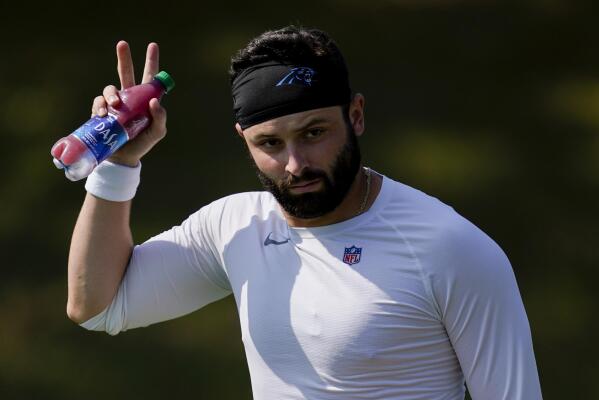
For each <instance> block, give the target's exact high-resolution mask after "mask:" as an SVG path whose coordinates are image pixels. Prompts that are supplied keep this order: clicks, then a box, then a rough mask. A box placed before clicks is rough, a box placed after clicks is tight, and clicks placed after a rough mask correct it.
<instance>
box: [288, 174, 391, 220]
mask: <svg viewBox="0 0 599 400" xmlns="http://www.w3.org/2000/svg"><path fill="white" fill-rule="evenodd" d="M370 175H371V182H370V190H369V191H368V192H369V193H367V190H366V189H367V176H366V173H365V170H364V167H363V166H362V165H360V168H359V169H358V172H357V173H356V176H355V178H354V181H353V183H352V184H351V186H350V188H349V190H348V192H347V195H346V196H345V198H344V199H343V200H342V201H341V203H340V204H339V205H338V206H337V207H336V208H335V209H334V210H333V211H331V212H330V213H327V214H325V215H322V216H320V217H316V218H298V217H294V216H293V215H290V214H288V213H287V212H286V211H285V210H283V209H282V208H281V211H282V212H283V215H284V216H285V219H286V220H287V224H288V225H289V226H292V227H296V228H310V227H317V226H325V225H331V224H336V223H338V222H342V221H345V220H348V219H350V218H353V217H355V216H356V215H357V214H359V213H361V212H364V211H367V210H368V208H369V207H370V205H371V204H372V202H373V201H374V199H376V196H377V195H378V192H379V190H380V187H381V182H382V178H381V177H380V176H379V175H377V174H375V173H374V172H372V171H370Z"/></svg>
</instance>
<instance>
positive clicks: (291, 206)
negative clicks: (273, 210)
mask: <svg viewBox="0 0 599 400" xmlns="http://www.w3.org/2000/svg"><path fill="white" fill-rule="evenodd" d="M360 162H361V155H360V148H359V146H358V139H357V138H356V135H355V133H354V130H353V127H351V125H349V124H348V128H347V141H346V142H345V144H344V145H343V147H342V148H341V150H340V151H339V153H338V154H337V156H336V157H335V159H334V160H333V163H332V165H331V166H330V176H329V174H327V172H326V171H323V170H321V169H313V168H305V169H304V170H303V171H302V174H301V175H300V176H295V175H291V174H288V175H287V176H286V177H284V178H283V179H281V180H280V181H278V182H275V181H274V180H273V179H271V178H269V177H268V176H267V175H266V174H264V173H263V172H262V171H260V169H259V168H257V166H256V173H257V174H258V179H260V182H261V183H262V185H263V186H264V189H266V190H267V191H269V192H270V193H272V194H273V196H274V197H275V199H277V201H278V202H279V204H280V205H281V207H283V209H284V210H285V211H286V212H287V213H288V214H290V215H292V216H294V217H296V218H303V219H308V218H316V217H321V216H323V215H325V214H328V213H329V212H331V211H333V210H334V209H335V208H337V206H339V204H341V202H342V201H343V199H344V198H345V196H346V195H347V193H348V192H349V188H350V187H351V185H352V183H353V182H354V179H355V177H356V174H357V173H358V169H359V168H360ZM254 165H255V164H254ZM315 179H321V181H322V182H323V188H322V189H321V190H319V191H315V192H309V193H301V194H292V193H291V192H290V191H289V187H290V186H293V185H297V184H298V183H301V182H308V181H311V180H315Z"/></svg>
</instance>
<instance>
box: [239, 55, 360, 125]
mask: <svg viewBox="0 0 599 400" xmlns="http://www.w3.org/2000/svg"><path fill="white" fill-rule="evenodd" d="M231 91H232V93H233V112H234V113H235V119H236V120H237V122H238V123H239V125H241V128H242V129H246V128H248V127H250V126H252V125H255V124H259V123H261V122H264V121H268V120H270V119H273V118H277V117H281V116H283V115H288V114H293V113H297V112H302V111H308V110H313V109H315V108H321V107H330V106H335V105H342V104H346V103H349V101H350V98H351V90H350V87H349V79H348V75H347V71H346V70H341V71H340V70H339V69H338V68H337V69H334V70H333V69H332V68H330V67H329V68H325V67H323V66H319V65H314V64H309V65H288V64H282V63H278V62H274V61H269V62H265V63H262V64H258V65H254V66H252V67H249V68H247V69H245V70H243V71H242V72H241V73H240V74H239V75H238V76H237V77H236V78H235V80H234V81H233V83H232V87H231Z"/></svg>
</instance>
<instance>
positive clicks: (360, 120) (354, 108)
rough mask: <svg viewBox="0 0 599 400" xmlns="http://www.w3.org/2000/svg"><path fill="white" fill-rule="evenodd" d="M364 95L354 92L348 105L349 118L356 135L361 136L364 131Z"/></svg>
mask: <svg viewBox="0 0 599 400" xmlns="http://www.w3.org/2000/svg"><path fill="white" fill-rule="evenodd" d="M364 102H365V99H364V96H363V95H362V94H361V93H356V94H355V95H354V97H353V98H352V101H351V103H350V105H349V120H350V122H351V124H352V126H353V127H354V132H356V136H362V134H363V133H364V128H365V125H364Z"/></svg>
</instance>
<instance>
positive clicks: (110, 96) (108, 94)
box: [102, 85, 121, 107]
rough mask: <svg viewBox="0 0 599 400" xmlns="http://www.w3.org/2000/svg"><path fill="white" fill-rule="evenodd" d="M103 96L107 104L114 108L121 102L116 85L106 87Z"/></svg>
mask: <svg viewBox="0 0 599 400" xmlns="http://www.w3.org/2000/svg"><path fill="white" fill-rule="evenodd" d="M102 96H104V99H105V100H106V102H107V103H108V104H109V105H110V106H112V107H114V106H116V105H117V104H119V102H120V101H121V100H120V98H119V94H118V92H117V89H116V87H115V86H114V85H108V86H106V87H105V88H104V90H103V91H102Z"/></svg>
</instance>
